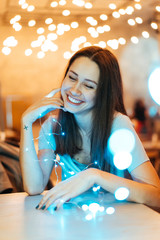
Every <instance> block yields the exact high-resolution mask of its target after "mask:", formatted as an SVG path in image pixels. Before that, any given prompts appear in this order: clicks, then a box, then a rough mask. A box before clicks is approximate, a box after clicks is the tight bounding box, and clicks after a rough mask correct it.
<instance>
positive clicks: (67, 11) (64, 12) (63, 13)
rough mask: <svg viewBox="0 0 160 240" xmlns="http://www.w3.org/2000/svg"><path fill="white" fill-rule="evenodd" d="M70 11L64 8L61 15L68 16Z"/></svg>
mask: <svg viewBox="0 0 160 240" xmlns="http://www.w3.org/2000/svg"><path fill="white" fill-rule="evenodd" d="M70 13H71V12H70V11H69V10H67V9H66V10H64V11H63V12H62V15H63V16H69V15H70Z"/></svg>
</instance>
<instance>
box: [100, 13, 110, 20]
mask: <svg viewBox="0 0 160 240" xmlns="http://www.w3.org/2000/svg"><path fill="white" fill-rule="evenodd" d="M100 19H101V20H103V21H106V20H107V19H108V17H107V15H106V14H101V15H100Z"/></svg>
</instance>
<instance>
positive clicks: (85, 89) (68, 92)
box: [61, 57, 100, 114]
mask: <svg viewBox="0 0 160 240" xmlns="http://www.w3.org/2000/svg"><path fill="white" fill-rule="evenodd" d="M99 75H100V70H99V67H98V65H97V64H96V63H95V62H93V61H92V60H90V59H89V58H88V57H79V58H77V59H76V60H75V61H74V62H73V63H72V65H71V66H70V68H69V70H68V73H67V75H66V77H65V79H64V81H63V83H62V88H61V94H62V98H63V101H64V107H65V108H66V110H67V111H68V112H71V113H73V114H88V113H90V112H91V110H92V108H93V107H94V104H95V97H96V90H97V86H98V81H99Z"/></svg>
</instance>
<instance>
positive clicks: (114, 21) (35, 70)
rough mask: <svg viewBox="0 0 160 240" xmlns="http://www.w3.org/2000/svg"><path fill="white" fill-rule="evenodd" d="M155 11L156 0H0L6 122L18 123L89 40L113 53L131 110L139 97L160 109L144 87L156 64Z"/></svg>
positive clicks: (158, 26)
mask: <svg viewBox="0 0 160 240" xmlns="http://www.w3.org/2000/svg"><path fill="white" fill-rule="evenodd" d="M87 3H88V4H90V5H88V7H87V5H86V4H87ZM80 4H81V6H80ZM110 4H112V7H111V5H110ZM29 7H30V8H29ZM29 9H30V10H29ZM64 10H69V12H68V13H67V12H66V15H67V14H68V15H67V16H65V12H64ZM116 13H117V14H119V15H116ZM102 15H103V16H102ZM159 15H160V4H159V1H156V0H155V1H154V0H133V1H129V0H128V1H126V0H121V1H120V0H117V1H115V0H114V1H112V0H109V1H105V0H99V1H98V0H95V1H62V0H61V1H59V0H57V1H49V0H45V1H35V0H26V1H25V0H20V1H17V0H3V1H2V0H0V89H1V99H2V105H3V111H4V118H5V125H6V126H7V128H14V129H17V130H19V129H20V117H21V114H22V113H23V112H24V110H25V109H26V108H27V107H28V106H29V105H30V104H31V103H32V102H34V101H35V100H37V99H39V98H41V97H42V96H44V95H45V94H47V93H48V92H50V91H51V90H52V89H53V88H56V87H59V86H60V84H61V80H62V78H63V74H64V70H65V67H66V64H67V62H68V58H69V57H70V56H71V55H72V54H73V53H74V52H75V51H76V50H78V49H79V48H81V47H84V46H88V45H90V44H92V45H93V44H96V45H99V46H102V47H107V48H108V49H110V50H111V51H112V52H113V53H114V54H115V55H116V56H117V58H118V60H119V63H120V67H121V72H122V78H123V82H124V99H125V104H126V107H127V111H128V113H129V114H132V110H133V104H134V102H135V100H136V99H137V98H139V97H141V98H143V99H144V101H145V104H146V105H147V107H148V108H150V107H153V106H154V107H155V108H156V109H157V110H158V111H159V108H158V106H157V104H156V103H155V102H154V101H153V100H152V98H151V97H150V94H149V90H148V77H149V75H150V73H151V71H152V70H153V69H154V68H155V67H156V66H158V65H160V38H159V35H160V33H159V31H160V22H159V21H160V17H159ZM16 16H17V17H16ZM87 17H90V19H89V18H88V20H87ZM47 19H48V22H47ZM31 20H34V21H35V22H32V24H34V25H33V26H30V24H31V22H30V21H31ZM73 22H74V23H75V25H74V24H73ZM153 23H154V24H155V25H153ZM40 30H41V31H42V32H41V33H39V32H38V31H40ZM48 34H50V35H48ZM47 39H48V40H47ZM46 40H47V41H46Z"/></svg>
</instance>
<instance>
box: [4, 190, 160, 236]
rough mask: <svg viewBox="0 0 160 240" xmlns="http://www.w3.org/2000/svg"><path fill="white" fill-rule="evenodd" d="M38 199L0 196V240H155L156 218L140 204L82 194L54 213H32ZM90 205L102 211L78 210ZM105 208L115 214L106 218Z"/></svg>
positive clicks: (159, 221) (159, 223)
mask: <svg viewBox="0 0 160 240" xmlns="http://www.w3.org/2000/svg"><path fill="white" fill-rule="evenodd" d="M41 198H42V195H37V196H28V195H27V194H26V193H15V194H2V195H0V216H1V218H0V240H11V239H12V240H14V239H15V240H32V239H34V240H36V239H37V240H39V239H42V240H43V239H44V240H50V239H52V240H72V239H74V240H75V239H76V240H84V239H87V240H88V239H92V240H94V239H96V240H98V239H99V240H103V239H104V240H106V239H109V240H111V239H112V240H113V239H114V240H129V239H131V240H132V239H135V240H142V239H145V240H146V239H148V240H150V239H153V240H159V236H160V215H159V214H158V213H157V212H155V211H153V210H151V209H150V208H148V207H146V206H144V205H142V204H136V203H127V202H118V201H116V200H114V197H113V195H112V194H101V195H99V194H98V195H94V194H92V195H91V194H90V195H87V194H83V195H81V196H79V197H77V198H75V199H73V200H72V201H71V203H66V204H64V206H63V207H62V208H60V209H59V210H57V211H53V209H52V208H50V211H48V210H47V211H43V210H36V209H35V206H36V205H37V204H38V203H39V201H40V199H41ZM93 202H95V203H97V204H99V206H101V207H103V208H101V211H100V210H98V211H97V213H93V212H92V214H91V212H89V210H86V211H84V210H82V205H84V204H87V205H89V204H90V203H93ZM109 207H112V209H113V208H114V210H115V211H112V212H108V214H107V212H106V210H107V209H108V208H109ZM102 209H103V210H104V211H102ZM109 213H110V214H109ZM111 213H113V214H111ZM88 214H91V215H92V219H91V218H89V217H88V218H87V217H86V216H87V215H88ZM87 219H88V220H87Z"/></svg>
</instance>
